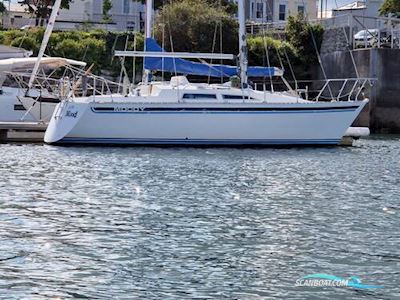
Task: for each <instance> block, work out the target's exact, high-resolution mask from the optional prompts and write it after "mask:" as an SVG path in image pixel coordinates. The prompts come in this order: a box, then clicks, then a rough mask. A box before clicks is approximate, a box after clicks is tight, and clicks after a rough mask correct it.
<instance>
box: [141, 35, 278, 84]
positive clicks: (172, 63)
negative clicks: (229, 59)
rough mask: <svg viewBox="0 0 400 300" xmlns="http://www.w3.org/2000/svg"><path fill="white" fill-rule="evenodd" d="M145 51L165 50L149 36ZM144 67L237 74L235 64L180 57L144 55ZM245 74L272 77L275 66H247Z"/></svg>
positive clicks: (216, 75)
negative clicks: (219, 63)
mask: <svg viewBox="0 0 400 300" xmlns="http://www.w3.org/2000/svg"><path fill="white" fill-rule="evenodd" d="M146 51H150V52H165V50H164V49H163V48H161V47H160V45H158V44H157V42H156V41H155V40H154V39H151V38H147V39H146ZM144 68H145V69H147V70H151V71H164V72H169V73H179V74H189V75H199V76H211V77H231V76H235V75H238V74H239V69H238V68H237V67H236V66H225V65H211V64H203V63H197V62H192V61H189V60H186V59H182V58H171V57H164V58H161V57H145V59H144ZM247 75H248V76H249V77H272V76H274V75H275V68H266V67H249V68H248V70H247Z"/></svg>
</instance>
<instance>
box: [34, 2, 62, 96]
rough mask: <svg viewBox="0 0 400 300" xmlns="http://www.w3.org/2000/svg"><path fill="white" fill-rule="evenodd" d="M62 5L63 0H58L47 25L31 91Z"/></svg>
mask: <svg viewBox="0 0 400 300" xmlns="http://www.w3.org/2000/svg"><path fill="white" fill-rule="evenodd" d="M60 5H61V0H56V1H55V3H54V5H53V8H52V10H51V15H50V19H49V22H48V23H47V27H46V31H45V32H44V36H43V40H42V45H41V46H40V50H39V54H38V57H37V61H36V63H35V66H34V67H33V70H32V74H31V77H30V79H29V84H28V88H29V89H31V88H32V86H33V82H34V81H35V77H36V74H37V72H38V70H39V66H40V61H41V60H42V58H43V56H44V52H45V51H46V47H47V44H48V43H49V39H50V36H51V33H52V32H53V28H54V23H55V22H56V18H57V14H58V11H59V10H60Z"/></svg>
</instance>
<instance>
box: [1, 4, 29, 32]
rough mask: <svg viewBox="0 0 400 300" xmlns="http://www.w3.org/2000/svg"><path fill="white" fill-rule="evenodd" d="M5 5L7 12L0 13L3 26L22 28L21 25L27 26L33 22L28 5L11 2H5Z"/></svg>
mask: <svg viewBox="0 0 400 300" xmlns="http://www.w3.org/2000/svg"><path fill="white" fill-rule="evenodd" d="M5 7H6V9H7V13H4V14H3V15H2V24H3V27H4V28H22V27H23V26H29V24H31V23H32V24H33V25H34V24H35V22H34V20H33V19H31V15H30V13H29V11H28V7H26V6H23V5H21V4H18V3H11V2H8V3H6V4H5Z"/></svg>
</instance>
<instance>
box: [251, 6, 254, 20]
mask: <svg viewBox="0 0 400 300" xmlns="http://www.w3.org/2000/svg"><path fill="white" fill-rule="evenodd" d="M251 18H252V19H254V2H251Z"/></svg>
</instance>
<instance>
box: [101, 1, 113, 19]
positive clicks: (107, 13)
mask: <svg viewBox="0 0 400 300" xmlns="http://www.w3.org/2000/svg"><path fill="white" fill-rule="evenodd" d="M112 7H113V5H112V2H111V0H104V1H103V21H104V23H110V22H111V21H112V19H111V15H110V10H111V8H112Z"/></svg>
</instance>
